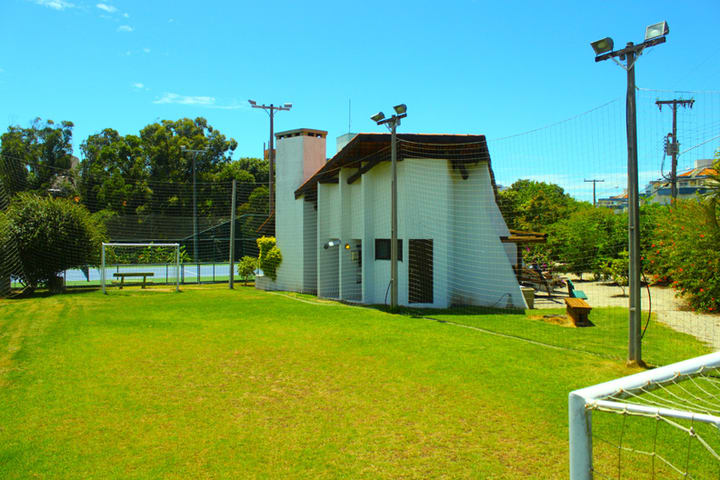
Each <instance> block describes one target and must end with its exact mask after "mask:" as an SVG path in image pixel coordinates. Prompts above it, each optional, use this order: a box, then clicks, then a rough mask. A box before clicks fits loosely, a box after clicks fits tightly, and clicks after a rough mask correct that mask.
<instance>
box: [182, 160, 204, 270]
mask: <svg viewBox="0 0 720 480" xmlns="http://www.w3.org/2000/svg"><path fill="white" fill-rule="evenodd" d="M181 149H182V151H183V152H187V153H192V154H193V161H192V182H193V186H192V188H193V259H194V260H195V263H196V265H197V283H200V259H199V258H198V224H197V168H196V163H197V156H198V155H199V154H201V153H207V151H208V149H207V148H203V149H202V150H191V149H189V148H186V147H182V148H181Z"/></svg>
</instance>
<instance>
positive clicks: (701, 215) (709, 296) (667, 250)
mask: <svg viewBox="0 0 720 480" xmlns="http://www.w3.org/2000/svg"><path fill="white" fill-rule="evenodd" d="M710 207H712V209H710V208H708V205H704V204H703V203H701V202H698V201H696V200H685V201H682V200H678V201H677V203H676V204H675V206H673V207H672V208H670V209H668V210H667V213H666V215H665V218H664V219H663V221H662V222H659V223H658V227H657V228H656V229H655V232H654V235H653V243H651V245H650V249H649V250H648V251H647V253H646V255H645V256H644V257H643V263H644V267H645V270H646V271H648V272H650V273H651V274H652V281H653V282H654V283H661V284H670V285H671V286H672V287H673V288H674V289H676V290H677V293H678V295H683V296H684V298H685V299H686V300H687V301H688V303H689V304H690V306H691V307H692V308H694V309H696V310H699V311H706V312H717V311H718V309H720V230H719V229H718V227H717V224H716V223H715V221H714V220H715V219H714V215H715V212H714V205H712V204H711V205H710Z"/></svg>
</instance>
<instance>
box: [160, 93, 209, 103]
mask: <svg viewBox="0 0 720 480" xmlns="http://www.w3.org/2000/svg"><path fill="white" fill-rule="evenodd" d="M153 103H177V104H180V105H202V106H213V105H215V97H197V96H196V97H192V96H187V95H178V94H177V93H166V94H165V95H163V96H162V98H159V99H158V100H155V101H153Z"/></svg>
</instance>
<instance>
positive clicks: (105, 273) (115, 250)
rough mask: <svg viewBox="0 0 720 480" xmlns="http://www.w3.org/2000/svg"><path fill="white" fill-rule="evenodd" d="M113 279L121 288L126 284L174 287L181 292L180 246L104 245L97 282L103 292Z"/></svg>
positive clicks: (144, 244)
mask: <svg viewBox="0 0 720 480" xmlns="http://www.w3.org/2000/svg"><path fill="white" fill-rule="evenodd" d="M113 280H115V282H116V284H117V285H119V286H120V288H122V287H123V286H124V285H126V284H127V283H128V281H134V282H135V283H137V282H138V281H141V282H142V285H143V288H144V287H145V285H146V284H147V283H150V284H165V285H173V284H174V285H175V291H176V292H179V291H180V244H178V243H103V244H102V252H101V268H100V283H101V285H102V291H103V293H107V289H106V287H107V285H109V284H111V282H112V281H113Z"/></svg>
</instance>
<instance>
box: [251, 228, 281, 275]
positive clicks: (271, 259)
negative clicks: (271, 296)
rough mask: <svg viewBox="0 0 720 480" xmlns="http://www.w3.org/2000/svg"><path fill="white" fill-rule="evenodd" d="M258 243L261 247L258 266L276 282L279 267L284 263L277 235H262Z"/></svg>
mask: <svg viewBox="0 0 720 480" xmlns="http://www.w3.org/2000/svg"><path fill="white" fill-rule="evenodd" d="M257 245H258V249H260V255H259V257H258V266H259V267H260V269H261V270H262V271H263V273H264V274H265V275H266V276H268V277H270V278H271V279H272V281H273V282H274V281H275V280H276V279H277V269H278V267H280V264H281V263H282V253H280V249H279V248H278V247H277V245H276V241H275V237H260V238H258V239H257Z"/></svg>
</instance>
